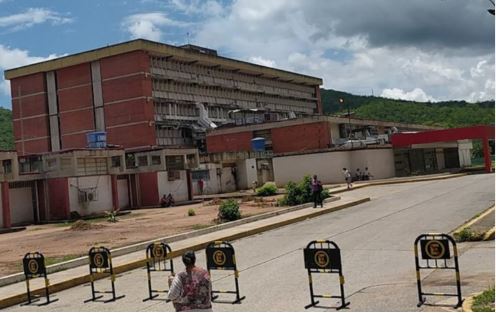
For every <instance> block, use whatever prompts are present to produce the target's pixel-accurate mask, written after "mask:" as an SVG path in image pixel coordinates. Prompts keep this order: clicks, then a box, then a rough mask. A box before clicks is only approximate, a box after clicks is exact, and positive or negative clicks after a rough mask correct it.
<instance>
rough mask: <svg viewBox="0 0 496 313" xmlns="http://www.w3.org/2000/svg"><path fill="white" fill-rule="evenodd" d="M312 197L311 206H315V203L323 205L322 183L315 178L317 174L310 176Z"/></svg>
mask: <svg viewBox="0 0 496 313" xmlns="http://www.w3.org/2000/svg"><path fill="white" fill-rule="evenodd" d="M311 188H312V199H313V207H314V208H316V207H317V205H320V207H321V208H322V207H323V201H322V183H321V182H320V180H318V179H317V175H313V178H312V186H311Z"/></svg>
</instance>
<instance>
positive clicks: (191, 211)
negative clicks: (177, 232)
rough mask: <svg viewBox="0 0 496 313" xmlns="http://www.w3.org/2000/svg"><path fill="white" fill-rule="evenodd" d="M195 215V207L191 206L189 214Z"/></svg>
mask: <svg viewBox="0 0 496 313" xmlns="http://www.w3.org/2000/svg"><path fill="white" fill-rule="evenodd" d="M195 215H196V211H195V209H193V208H191V209H189V210H188V216H195Z"/></svg>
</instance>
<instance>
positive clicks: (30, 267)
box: [28, 259, 38, 274]
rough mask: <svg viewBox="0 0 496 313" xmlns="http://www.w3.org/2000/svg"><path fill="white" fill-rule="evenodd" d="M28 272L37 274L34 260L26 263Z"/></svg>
mask: <svg viewBox="0 0 496 313" xmlns="http://www.w3.org/2000/svg"><path fill="white" fill-rule="evenodd" d="M28 270H29V272H30V273H31V274H36V273H38V262H36V260H34V259H32V260H29V262H28Z"/></svg>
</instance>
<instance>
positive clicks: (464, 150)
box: [458, 140, 473, 167]
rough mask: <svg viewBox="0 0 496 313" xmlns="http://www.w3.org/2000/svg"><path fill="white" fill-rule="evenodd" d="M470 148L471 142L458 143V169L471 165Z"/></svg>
mask: <svg viewBox="0 0 496 313" xmlns="http://www.w3.org/2000/svg"><path fill="white" fill-rule="evenodd" d="M472 148H473V146H472V140H459V141H458V158H459V159H460V167H467V166H470V165H472V156H471V150H472Z"/></svg>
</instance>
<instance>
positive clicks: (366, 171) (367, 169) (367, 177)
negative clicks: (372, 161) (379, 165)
mask: <svg viewBox="0 0 496 313" xmlns="http://www.w3.org/2000/svg"><path fill="white" fill-rule="evenodd" d="M362 177H363V178H362V179H363V180H370V177H374V176H373V175H372V174H370V172H369V168H368V167H366V168H365V171H363V176H362Z"/></svg>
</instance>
